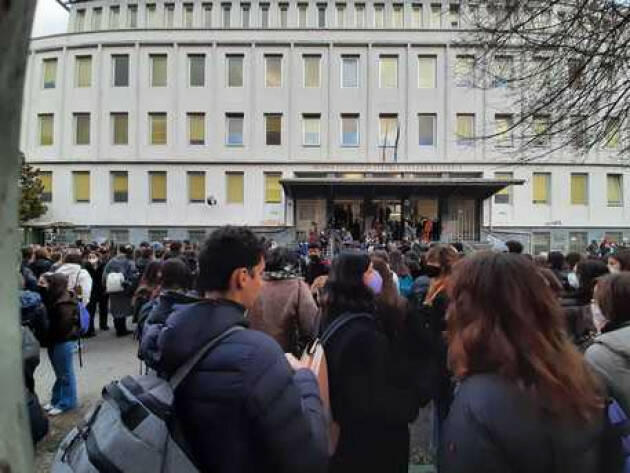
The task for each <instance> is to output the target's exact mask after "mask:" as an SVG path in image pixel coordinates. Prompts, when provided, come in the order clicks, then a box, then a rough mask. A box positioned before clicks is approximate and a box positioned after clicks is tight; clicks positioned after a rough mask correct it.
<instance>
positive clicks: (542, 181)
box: [532, 172, 551, 204]
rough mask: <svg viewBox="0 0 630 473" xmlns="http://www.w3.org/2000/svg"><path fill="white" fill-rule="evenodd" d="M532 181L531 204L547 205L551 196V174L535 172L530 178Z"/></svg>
mask: <svg viewBox="0 0 630 473" xmlns="http://www.w3.org/2000/svg"><path fill="white" fill-rule="evenodd" d="M532 180H533V184H532V187H533V199H532V202H533V203H534V204H549V203H550V195H551V174H549V173H547V172H535V173H534V174H533V176H532Z"/></svg>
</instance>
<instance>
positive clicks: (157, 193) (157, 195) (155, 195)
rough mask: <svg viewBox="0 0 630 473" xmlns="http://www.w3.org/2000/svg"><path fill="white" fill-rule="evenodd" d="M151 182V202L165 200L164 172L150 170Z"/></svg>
mask: <svg viewBox="0 0 630 473" xmlns="http://www.w3.org/2000/svg"><path fill="white" fill-rule="evenodd" d="M149 178H150V184H151V202H166V172H164V171H152V172H150V173H149Z"/></svg>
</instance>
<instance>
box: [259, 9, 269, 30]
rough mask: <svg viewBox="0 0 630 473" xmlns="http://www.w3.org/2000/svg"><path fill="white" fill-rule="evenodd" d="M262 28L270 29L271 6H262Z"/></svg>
mask: <svg viewBox="0 0 630 473" xmlns="http://www.w3.org/2000/svg"><path fill="white" fill-rule="evenodd" d="M260 27H261V28H269V4H268V3H261V4H260Z"/></svg>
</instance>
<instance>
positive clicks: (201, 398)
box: [141, 226, 328, 473]
mask: <svg viewBox="0 0 630 473" xmlns="http://www.w3.org/2000/svg"><path fill="white" fill-rule="evenodd" d="M169 261H170V260H169ZM264 267H265V260H264V249H263V247H262V245H261V242H260V240H259V239H258V238H257V237H256V236H255V235H254V234H253V233H252V232H251V231H250V230H249V229H246V228H241V227H230V226H228V227H222V228H219V229H218V230H215V231H214V232H213V233H212V234H211V235H210V236H209V237H208V239H207V240H206V242H205V243H204V245H203V248H202V249H201V252H200V254H199V276H198V278H197V291H198V293H199V295H200V296H202V297H203V300H202V301H200V302H197V303H193V304H188V305H185V306H182V307H181V308H178V309H176V310H175V311H174V312H173V313H172V314H171V315H170V316H169V317H168V318H167V319H166V322H165V323H164V325H163V327H161V329H160V330H154V331H151V332H149V333H147V334H146V335H145V338H144V339H143V343H142V349H141V351H142V352H143V354H144V358H145V359H147V360H149V359H153V360H154V362H153V363H149V365H150V367H151V368H153V369H155V370H156V371H157V372H159V373H162V374H163V375H164V376H166V377H170V376H172V375H173V373H174V372H175V371H176V370H177V368H178V367H180V366H182V364H183V363H185V362H186V361H187V360H189V359H190V358H191V357H192V356H193V355H194V354H195V353H197V352H198V350H199V349H200V348H201V347H202V346H204V344H206V343H207V342H208V341H209V340H212V339H214V338H215V337H217V336H220V335H221V334H223V333H225V332H226V331H227V330H234V331H233V332H231V333H229V334H228V335H227V336H226V337H225V338H222V339H220V341H219V342H218V344H217V345H216V346H214V347H213V348H212V350H210V351H208V352H205V353H203V354H202V356H201V358H200V359H199V361H198V363H196V364H195V365H194V367H193V368H192V369H191V371H190V372H189V374H188V375H187V376H186V377H185V378H184V380H183V381H182V382H181V383H180V384H179V385H178V387H177V389H176V390H175V401H174V406H175V409H174V412H175V415H176V417H177V419H178V421H179V425H181V427H182V433H183V438H184V440H185V441H186V443H187V444H188V446H189V449H190V452H191V455H192V458H193V459H194V460H195V461H196V464H197V465H198V468H199V470H201V471H212V472H213V473H227V472H229V473H249V472H253V471H256V472H258V473H272V472H273V473H296V472H300V473H324V472H325V471H326V467H327V443H328V439H327V432H326V420H325V414H324V411H323V407H322V402H321V399H320V396H319V389H318V385H317V381H316V379H315V377H314V375H313V373H312V372H311V371H309V370H308V369H305V368H303V365H302V364H301V363H300V362H298V361H297V360H295V359H289V358H287V357H285V354H284V352H283V351H282V349H281V348H280V346H279V345H278V344H277V343H276V342H275V340H273V339H272V338H271V337H269V336H268V335H267V334H265V333H263V332H259V331H256V330H249V329H247V328H246V327H247V325H248V324H247V320H246V318H245V313H246V311H247V310H248V309H249V308H251V306H252V305H253V304H254V301H255V300H256V298H257V297H258V293H259V291H260V288H261V286H262V275H263V271H264ZM238 327H242V328H243V329H240V330H239V329H237V328H238ZM147 352H152V353H154V354H157V356H156V357H153V356H151V355H149V356H147ZM288 360H290V361H288Z"/></svg>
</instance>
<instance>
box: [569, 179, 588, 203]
mask: <svg viewBox="0 0 630 473" xmlns="http://www.w3.org/2000/svg"><path fill="white" fill-rule="evenodd" d="M571 204H572V205H588V174H582V173H579V174H578V173H571Z"/></svg>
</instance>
